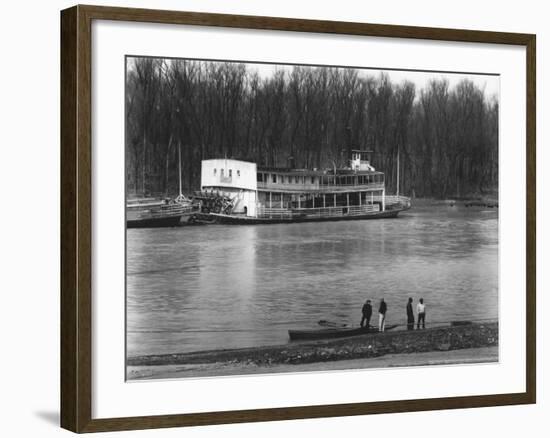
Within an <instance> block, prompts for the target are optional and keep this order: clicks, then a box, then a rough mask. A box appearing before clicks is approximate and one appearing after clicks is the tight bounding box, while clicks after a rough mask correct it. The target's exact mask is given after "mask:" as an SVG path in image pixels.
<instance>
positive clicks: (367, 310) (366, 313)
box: [362, 304, 372, 318]
mask: <svg viewBox="0 0 550 438" xmlns="http://www.w3.org/2000/svg"><path fill="white" fill-rule="evenodd" d="M362 312H363V316H364V317H365V318H370V317H371V316H372V306H371V305H370V304H364V305H363V309H362Z"/></svg>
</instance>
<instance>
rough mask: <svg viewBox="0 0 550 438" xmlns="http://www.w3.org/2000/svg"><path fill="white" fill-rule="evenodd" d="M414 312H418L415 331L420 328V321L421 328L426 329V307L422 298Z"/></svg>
mask: <svg viewBox="0 0 550 438" xmlns="http://www.w3.org/2000/svg"><path fill="white" fill-rule="evenodd" d="M416 311H417V312H418V322H417V323H416V329H417V330H418V329H419V328H420V321H422V328H423V329H425V328H426V305H425V304H424V298H420V302H419V303H418V304H417V305H416Z"/></svg>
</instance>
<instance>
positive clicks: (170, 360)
mask: <svg viewBox="0 0 550 438" xmlns="http://www.w3.org/2000/svg"><path fill="white" fill-rule="evenodd" d="M497 346H498V323H496V322H492V323H478V324H470V325H464V326H457V327H450V326H449V327H436V328H428V329H426V330H413V331H407V330H398V331H394V332H391V331H390V332H386V333H382V334H371V335H362V336H354V337H350V338H343V339H334V340H324V341H315V342H289V343H288V344H284V345H276V346H265V347H254V348H241V349H231V350H212V351H201V352H196V353H182V354H177V353H175V354H162V355H145V356H135V357H130V358H128V361H127V365H128V368H129V372H128V378H129V379H132V378H139V375H137V374H136V373H135V371H136V367H140V368H142V367H157V366H167V365H187V366H190V365H198V364H200V365H206V364H212V365H214V364H215V367H214V368H219V369H220V374H219V375H223V374H224V373H223V369H224V367H227V366H228V365H230V366H231V367H238V366H245V367H246V366H255V367H266V366H268V367H269V366H273V365H285V364H286V365H303V364H314V363H321V362H335V361H349V360H355V359H369V358H378V357H381V356H385V355H396V354H398V355H402V354H405V355H406V354H411V353H426V352H438V351H439V352H445V351H454V350H463V349H476V348H482V347H497ZM497 356H498V355H497ZM496 360H498V357H497V358H496ZM207 368H208V367H207ZM210 368H212V367H210ZM131 371H134V372H131ZM267 372H269V371H267ZM138 374H139V373H138Z"/></svg>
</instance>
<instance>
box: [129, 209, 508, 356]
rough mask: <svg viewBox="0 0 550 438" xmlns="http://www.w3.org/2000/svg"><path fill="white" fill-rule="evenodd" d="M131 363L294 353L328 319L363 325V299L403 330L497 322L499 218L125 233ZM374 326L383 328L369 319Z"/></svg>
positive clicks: (492, 213)
mask: <svg viewBox="0 0 550 438" xmlns="http://www.w3.org/2000/svg"><path fill="white" fill-rule="evenodd" d="M126 293H127V309H126V311H127V354H128V356H134V355H141V354H160V353H183V352H189V351H198V350H210V349H222V348H238V347H248V346H258V345H270V344H281V343H286V342H288V334H287V330H288V329H289V328H317V327H319V326H318V325H317V321H319V320H320V319H325V320H329V321H335V322H344V323H349V324H352V325H357V324H358V323H359V321H360V319H361V307H362V305H363V303H364V301H365V300H366V299H367V298H370V299H371V300H372V301H373V307H374V315H373V317H377V308H378V301H379V299H380V298H382V297H383V298H385V300H386V302H387V304H388V314H387V324H404V323H406V313H405V306H406V302H407V298H408V297H409V296H410V297H413V298H414V306H415V308H416V303H417V300H418V298H420V297H423V298H424V300H425V303H426V312H427V325H428V326H429V324H430V322H432V323H434V322H438V321H449V320H458V319H482V318H497V317H498V210H497V209H487V210H485V209H483V208H473V207H470V208H466V207H464V206H461V205H458V204H457V205H455V206H454V207H451V206H446V205H443V204H438V205H437V204H433V205H428V204H426V205H424V206H415V208H413V209H411V210H409V211H407V212H404V213H402V214H401V215H400V216H399V218H397V219H380V220H359V221H341V222H318V223H303V224H276V225H250V226H231V225H205V226H187V227H180V228H159V229H129V230H128V232H127V291H126ZM373 322H374V323H375V324H376V323H377V321H376V319H375V318H373Z"/></svg>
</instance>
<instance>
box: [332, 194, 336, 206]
mask: <svg viewBox="0 0 550 438" xmlns="http://www.w3.org/2000/svg"><path fill="white" fill-rule="evenodd" d="M332 196H334V206H335V207H336V193H333V195H332Z"/></svg>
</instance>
